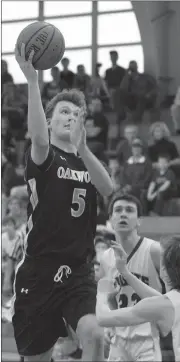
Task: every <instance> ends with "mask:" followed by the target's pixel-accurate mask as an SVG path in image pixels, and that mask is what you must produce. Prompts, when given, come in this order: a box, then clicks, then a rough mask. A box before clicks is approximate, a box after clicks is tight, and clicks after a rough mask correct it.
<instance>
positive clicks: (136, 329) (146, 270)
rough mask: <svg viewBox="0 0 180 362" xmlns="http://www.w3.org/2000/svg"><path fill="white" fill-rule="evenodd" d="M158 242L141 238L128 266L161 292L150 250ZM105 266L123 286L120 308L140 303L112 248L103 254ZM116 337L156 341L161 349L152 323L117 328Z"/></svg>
mask: <svg viewBox="0 0 180 362" xmlns="http://www.w3.org/2000/svg"><path fill="white" fill-rule="evenodd" d="M153 243H156V241H154V240H151V239H148V238H141V239H140V240H139V242H138V243H137V245H136V247H135V248H134V249H133V251H132V253H131V254H130V255H129V257H128V261H127V265H128V269H129V271H130V272H131V273H132V274H134V275H135V276H136V277H137V278H139V279H140V280H142V281H143V282H144V283H146V284H148V285H150V286H151V287H152V288H154V289H156V290H159V291H161V283H160V280H159V277H158V273H157V271H156V269H155V267H154V264H153V262H152V259H151V253H150V248H151V246H152V244H153ZM103 266H104V268H105V273H107V274H109V273H110V269H111V273H112V274H111V275H113V278H115V280H116V281H117V282H118V284H119V285H120V286H121V288H120V292H119V293H118V295H117V296H116V300H117V304H118V307H119V308H125V307H131V306H134V305H135V304H136V303H138V302H139V301H140V299H141V298H140V297H139V296H138V295H137V293H136V292H135V291H134V290H133V288H132V287H131V286H130V285H128V284H127V282H126V280H125V279H124V278H122V276H121V275H120V274H119V272H118V270H117V269H116V266H115V256H114V250H113V249H112V248H110V249H108V250H107V251H105V253H104V254H103ZM116 335H118V336H119V337H121V338H122V339H124V340H127V339H128V340H131V341H132V340H134V341H136V342H138V340H139V341H141V342H143V340H148V339H150V340H151V342H152V338H153V339H154V341H153V343H154V342H155V343H158V348H159V333H158V331H157V329H156V328H155V326H153V325H151V323H144V324H140V325H137V326H127V327H116Z"/></svg>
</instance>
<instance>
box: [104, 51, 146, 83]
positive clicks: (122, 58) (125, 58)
mask: <svg viewBox="0 0 180 362" xmlns="http://www.w3.org/2000/svg"><path fill="white" fill-rule="evenodd" d="M110 50H117V52H118V54H119V60H118V64H119V65H121V66H122V67H124V68H127V67H128V64H129V62H130V60H136V61H137V63H138V67H139V71H140V72H143V71H144V54H143V48H142V45H132V46H121V47H115V48H114V47H113V48H99V50H98V62H100V63H102V67H101V74H102V75H103V76H104V73H105V70H106V69H107V68H109V67H111V61H110V56H109V52H110Z"/></svg>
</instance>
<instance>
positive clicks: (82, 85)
mask: <svg viewBox="0 0 180 362" xmlns="http://www.w3.org/2000/svg"><path fill="white" fill-rule="evenodd" d="M74 88H77V89H79V90H80V91H81V92H83V93H84V95H85V97H86V100H88V99H89V96H90V94H91V78H90V76H89V75H88V74H87V73H86V70H85V67H84V65H83V64H79V65H78V66H77V74H75V78H74Z"/></svg>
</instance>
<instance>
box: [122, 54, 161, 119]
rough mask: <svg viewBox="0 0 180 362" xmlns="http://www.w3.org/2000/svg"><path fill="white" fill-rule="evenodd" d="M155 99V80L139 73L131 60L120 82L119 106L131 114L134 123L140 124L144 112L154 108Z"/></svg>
mask: <svg viewBox="0 0 180 362" xmlns="http://www.w3.org/2000/svg"><path fill="white" fill-rule="evenodd" d="M156 99H157V83H156V81H155V79H154V78H153V77H152V76H150V75H148V74H145V73H142V74H141V73H139V72H138V65H137V62H136V61H134V60H132V61H131V62H130V63H129V68H128V70H127V72H126V74H125V76H124V78H123V80H122V82H121V86H120V94H119V104H120V105H121V107H122V108H125V109H127V110H130V111H131V112H132V114H133V120H134V122H135V123H140V122H141V121H142V116H143V113H144V111H145V110H146V109H152V108H154V107H155V105H156Z"/></svg>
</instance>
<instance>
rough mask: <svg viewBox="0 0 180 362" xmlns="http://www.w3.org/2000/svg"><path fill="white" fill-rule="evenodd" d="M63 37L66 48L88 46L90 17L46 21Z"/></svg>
mask: <svg viewBox="0 0 180 362" xmlns="http://www.w3.org/2000/svg"><path fill="white" fill-rule="evenodd" d="M47 21H48V22H50V23H51V24H53V25H55V26H56V27H57V28H58V29H59V30H60V31H61V32H62V34H63V35H64V38H65V44H66V48H67V47H77V46H90V45H91V17H90V16H83V17H80V18H75V17H74V18H68V19H67V18H66V19H57V20H54V19H48V20H47Z"/></svg>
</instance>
